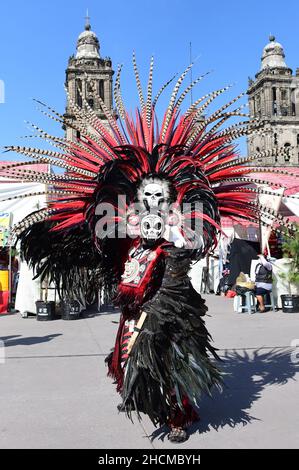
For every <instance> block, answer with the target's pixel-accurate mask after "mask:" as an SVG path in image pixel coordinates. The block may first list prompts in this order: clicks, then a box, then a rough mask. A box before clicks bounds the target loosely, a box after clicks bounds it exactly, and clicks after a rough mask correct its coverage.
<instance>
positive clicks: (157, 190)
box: [138, 178, 169, 211]
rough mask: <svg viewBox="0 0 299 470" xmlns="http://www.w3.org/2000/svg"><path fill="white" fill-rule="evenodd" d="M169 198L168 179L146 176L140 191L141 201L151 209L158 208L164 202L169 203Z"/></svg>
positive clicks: (139, 197)
mask: <svg viewBox="0 0 299 470" xmlns="http://www.w3.org/2000/svg"><path fill="white" fill-rule="evenodd" d="M168 198H169V184H168V182H167V181H164V180H163V181H162V180H159V179H158V178H146V179H145V180H144V181H143V183H142V185H141V187H140V188H139V191H138V199H139V202H140V203H142V204H143V205H144V206H145V208H146V209H147V210H148V211H149V210H151V209H158V208H160V209H161V207H162V205H163V204H164V203H166V204H167V201H168Z"/></svg>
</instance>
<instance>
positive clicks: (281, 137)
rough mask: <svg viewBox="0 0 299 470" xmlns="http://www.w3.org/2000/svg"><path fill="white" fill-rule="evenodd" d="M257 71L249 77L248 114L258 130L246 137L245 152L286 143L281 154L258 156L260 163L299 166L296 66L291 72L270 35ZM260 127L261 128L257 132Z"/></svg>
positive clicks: (283, 54)
mask: <svg viewBox="0 0 299 470" xmlns="http://www.w3.org/2000/svg"><path fill="white" fill-rule="evenodd" d="M269 40H270V42H269V44H267V45H266V46H265V47H264V50H263V55H262V64H261V69H260V71H259V72H258V73H257V74H256V75H255V80H252V79H249V89H248V92H247V93H248V97H249V108H250V114H251V116H253V117H255V118H258V119H260V120H261V128H260V131H259V132H258V133H253V134H252V135H250V136H249V138H248V154H249V156H250V155H253V154H255V153H256V152H259V151H263V150H271V149H273V148H275V147H276V148H278V147H279V148H283V147H284V148H285V149H286V150H287V149H288V147H290V149H289V151H286V152H285V154H284V155H278V156H273V157H270V158H269V157H267V158H264V159H263V158H261V159H260V161H259V164H260V165H261V166H278V167H282V166H293V167H294V166H296V167H298V166H299V69H297V72H296V75H293V72H292V69H290V68H289V67H288V66H287V64H286V62H285V53H284V49H283V47H282V45H281V44H280V43H279V42H277V41H276V39H275V37H274V36H270V38H269ZM261 131H262V132H261Z"/></svg>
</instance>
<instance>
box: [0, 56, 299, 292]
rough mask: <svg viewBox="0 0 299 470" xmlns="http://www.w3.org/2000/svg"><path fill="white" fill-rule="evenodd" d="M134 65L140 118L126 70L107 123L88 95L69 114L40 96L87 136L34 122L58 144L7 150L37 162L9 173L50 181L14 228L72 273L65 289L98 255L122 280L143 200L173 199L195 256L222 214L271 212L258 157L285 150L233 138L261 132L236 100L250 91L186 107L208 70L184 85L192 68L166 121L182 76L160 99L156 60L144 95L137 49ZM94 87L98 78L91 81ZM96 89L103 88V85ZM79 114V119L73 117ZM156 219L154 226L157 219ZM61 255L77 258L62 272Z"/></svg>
mask: <svg viewBox="0 0 299 470" xmlns="http://www.w3.org/2000/svg"><path fill="white" fill-rule="evenodd" d="M133 65H134V71H135V77H136V83H137V90H138V95H139V101H140V106H139V108H138V109H137V110H136V114H135V116H134V117H133V116H132V115H131V114H129V113H128V112H127V111H126V109H125V106H124V104H123V99H122V94H121V88H120V76H121V68H120V69H119V70H118V73H117V77H116V81H115V88H114V100H115V103H116V108H117V111H116V113H113V112H111V111H110V110H109V109H107V107H106V105H105V103H104V102H103V101H102V100H101V98H100V96H97V100H98V101H99V102H100V103H101V106H102V110H103V112H104V114H105V116H106V120H105V122H103V121H102V120H100V119H99V118H98V116H97V115H96V113H95V112H94V110H93V109H91V108H90V106H89V105H88V103H87V101H86V100H85V99H84V97H83V96H82V100H80V101H82V107H80V106H79V105H78V104H77V103H75V102H74V101H72V100H71V98H70V97H69V107H70V109H69V111H70V112H69V113H68V114H67V115H61V114H59V113H57V112H56V111H54V110H53V109H51V108H49V107H48V106H46V105H44V104H43V103H41V102H39V104H40V105H41V107H42V112H43V113H44V114H46V115H48V116H49V117H50V118H51V119H54V120H56V121H57V122H58V123H59V124H60V125H62V126H64V128H72V129H73V130H74V131H75V132H74V134H76V135H78V136H79V137H78V138H76V139H75V140H74V141H70V140H68V139H66V138H63V137H55V136H52V135H49V134H48V133H47V132H45V131H43V130H42V129H40V128H39V127H38V126H35V125H33V128H34V130H35V131H36V135H35V137H36V136H38V137H40V138H42V139H45V140H46V141H47V142H50V143H51V144H52V146H53V150H43V149H40V148H32V147H16V146H9V147H6V150H10V151H14V152H17V153H20V154H23V155H25V156H26V157H29V159H30V160H29V161H27V162H23V163H17V164H10V165H5V167H2V168H0V170H1V175H2V176H4V177H7V178H10V179H13V180H21V181H23V182H24V181H30V182H42V183H44V184H46V185H48V190H47V191H46V194H47V196H48V198H47V199H48V204H47V207H45V208H42V209H41V210H39V211H37V212H35V213H34V214H32V215H29V216H28V217H26V218H25V219H24V220H23V221H21V222H20V223H18V224H17V225H16V226H15V227H14V234H15V235H16V237H18V238H20V239H21V241H22V243H23V248H24V253H25V255H26V258H27V261H30V262H31V263H32V264H33V265H35V267H37V268H38V269H39V271H40V272H44V271H46V272H51V273H52V274H53V273H55V274H56V275H57V276H58V278H57V282H59V276H61V274H60V273H61V272H64V273H65V274H64V280H65V282H66V284H65V289H66V290H67V287H69V286H70V285H71V283H72V275H71V274H72V272H73V270H78V269H83V268H86V269H87V268H89V267H91V266H92V263H91V261H90V258H92V259H93V263H94V262H95V261H96V264H97V265H98V266H99V267H100V268H103V269H104V271H105V273H106V274H107V273H110V274H111V273H112V272H113V273H114V274H113V276H114V277H113V276H112V277H113V279H116V278H117V277H119V273H120V269H121V266H123V262H124V258H125V256H126V253H127V252H128V249H129V248H130V245H131V243H132V239H131V238H130V236H128V233H127V231H126V229H127V227H128V226H131V227H132V226H134V224H135V225H136V224H137V223H138V215H136V212H134V210H133V209H132V208H131V206H132V204H134V203H136V202H139V203H141V205H142V210H144V211H149V209H150V208H156V210H157V211H158V212H159V216H161V214H162V215H163V214H164V212H165V211H164V206H163V205H164V204H165V203H166V202H167V203H171V204H172V208H173V210H172V216H171V217H170V216H168V218H167V220H166V219H165V217H164V215H163V217H164V219H163V217H162V219H163V220H164V221H165V223H166V225H167V226H169V225H173V220H174V219H176V218H178V219H180V218H182V219H183V221H184V223H183V225H181V226H180V227H179V230H178V233H177V237H178V238H180V237H181V239H182V240H183V242H182V243H183V244H184V243H185V244H188V243H190V244H191V247H192V243H193V244H194V243H195V244H194V246H193V248H194V253H195V256H203V255H204V254H205V253H206V252H207V251H208V250H209V249H210V248H211V247H213V246H214V245H215V244H216V242H217V234H218V233H219V231H220V230H221V216H222V215H224V216H229V217H235V216H238V217H241V218H245V219H247V220H250V221H257V220H258V219H259V218H260V216H261V215H262V214H263V213H264V211H265V210H266V209H265V208H263V207H262V206H261V205H260V204H259V203H258V201H257V192H258V189H256V188H257V186H256V184H258V183H265V184H269V180H267V181H263V180H262V179H259V178H258V175H257V174H258V173H259V172H266V171H267V172H270V171H271V170H269V168H262V167H260V166H254V160H255V159H258V158H260V157H261V156H263V157H267V155H269V156H270V154H271V155H272V154H273V152H276V154H279V153H284V152H285V151H286V150H285V149H284V148H283V149H280V148H277V149H275V150H273V151H271V152H268V153H267V152H264V153H261V154H256V155H252V156H250V157H244V158H241V157H239V155H238V152H237V150H236V145H235V143H234V141H235V140H236V139H238V138H239V137H241V136H244V135H248V134H250V133H251V132H258V127H259V123H258V122H257V121H256V120H251V119H250V118H249V116H248V115H247V114H246V113H244V112H243V110H242V108H243V106H238V105H236V107H233V106H234V105H235V103H236V102H237V101H238V100H239V98H240V97H241V96H242V95H240V96H238V97H237V98H235V99H233V100H232V101H230V102H228V103H227V104H225V105H223V106H221V107H220V109H218V110H217V111H215V112H213V113H212V114H210V115H209V114H207V109H208V107H209V105H210V104H211V103H212V101H213V100H215V98H217V97H218V96H219V95H221V94H222V93H224V92H225V91H226V90H227V89H228V87H224V88H222V89H220V90H217V91H214V92H211V93H209V94H207V95H205V96H203V97H201V98H199V99H197V100H196V101H195V102H194V103H193V104H192V105H191V106H190V107H189V108H188V109H187V110H186V111H185V112H184V113H181V112H180V107H181V105H182V103H183V101H184V99H185V98H186V96H187V95H188V93H189V92H190V90H191V89H192V88H193V87H194V86H195V85H196V84H197V83H198V82H200V81H201V80H202V79H203V78H204V75H203V76H200V77H198V78H197V79H196V80H194V81H193V83H192V84H191V85H189V86H187V87H186V88H185V89H183V90H181V87H182V85H183V82H184V79H185V78H186V76H187V75H188V73H189V71H190V68H191V67H192V65H190V66H189V67H188V68H187V69H186V70H185V71H184V72H183V73H182V75H181V76H180V77H179V78H178V79H177V80H176V82H175V85H174V88H173V90H172V92H171V95H170V99H169V103H168V106H167V107H166V110H165V112H164V115H163V117H162V120H161V123H160V124H159V123H158V118H157V114H156V105H157V102H158V100H159V97H160V95H161V93H162V92H164V90H165V88H167V87H168V85H169V84H170V83H171V82H172V81H173V80H174V79H175V78H172V79H171V80H169V82H168V83H166V84H165V85H163V86H162V87H161V88H160V90H159V91H158V93H157V95H156V96H153V80H152V78H153V60H151V63H150V70H149V80H148V85H147V93H146V95H144V94H143V90H142V86H141V83H140V79H139V73H138V69H137V65H136V60H135V56H134V58H133ZM90 86H91V87H93V86H94V84H93V83H92V82H90ZM94 93H97V91H96V89H95V87H94ZM232 107H233V108H232ZM70 114H71V115H73V116H74V117H75V120H74V119H71V118H70V117H69V115H70ZM236 116H237V117H241V118H242V121H241V122H238V123H237V124H231V125H229V126H227V127H225V124H226V122H227V121H228V120H229V119H230V118H232V117H233V118H235V117H236ZM33 162H34V163H35V162H40V163H48V164H51V165H53V167H58V168H63V169H64V170H65V172H61V171H60V172H55V171H54V172H53V173H51V174H44V173H40V172H38V171H32V170H30V164H32V163H33ZM272 171H273V172H274V173H275V172H277V170H272ZM280 173H281V175H282V176H281V185H282V186H283V175H284V174H288V175H289V172H284V171H280ZM159 188H160V189H159ZM260 191H261V192H262V190H260ZM153 198H154V199H153ZM267 215H268V216H269V211H268V210H267ZM270 215H271V217H272V218H273V219H275V220H276V219H277V221H278V222H280V223H282V224H283V225H285V226H288V227H289V228H291V229H294V227H293V226H292V225H291V224H290V223H289V222H288V221H287V220H283V221H282V220H281V219H279V217H278V214H276V213H274V212H273V213H271V214H270ZM196 222H200V224H201V230H200V233H197V232H196V230H195V231H194V230H193V229H192V227H193V226H194V224H195V225H196ZM149 223H150V224H151V223H152V224H154V219H153V218H152V219H151V220H150V221H149ZM153 226H154V225H153ZM39 232H40V234H41V237H42V240H46V244H44V245H43V249H42V250H40V251H39V250H37V249H36V244H38V237H39ZM191 232H192V233H191ZM136 236H138V233H137V235H136ZM196 243H197V244H196ZM47 247H48V248H47ZM95 247H96V250H95ZM95 252H96V255H93V254H94V253H95ZM62 253H64V256H66V258H67V260H68V261H67V262H66V263H65V265H64V267H63V269H62V267H61V262H60V261H59V256H60V255H61V254H62ZM45 260H46V265H45ZM84 260H86V261H85V263H84ZM84 264H85V266H84ZM43 269H44V271H43ZM111 275H112V274H111ZM66 279H67V280H66Z"/></svg>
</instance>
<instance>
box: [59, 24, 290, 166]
mask: <svg viewBox="0 0 299 470" xmlns="http://www.w3.org/2000/svg"><path fill="white" fill-rule="evenodd" d="M269 41H270V42H269V44H267V45H266V46H265V47H264V50H263V54H262V59H261V68H260V70H259V72H258V73H257V74H256V75H255V80H253V79H251V78H250V79H249V88H248V92H247V93H248V101H249V109H250V115H251V116H252V117H255V118H258V119H259V120H260V122H261V125H260V128H259V130H258V132H256V133H254V134H252V135H251V136H250V137H249V138H248V142H247V147H248V155H253V154H255V153H256V152H259V151H263V150H270V149H272V148H275V147H280V148H281V147H285V148H286V150H287V151H286V152H285V154H284V155H280V156H273V157H270V158H269V157H266V158H264V159H263V158H261V159H260V160H259V164H260V165H261V166H278V167H282V166H289V167H298V166H299V68H298V69H297V70H296V75H294V74H293V71H292V69H291V68H289V67H288V66H287V64H286V61H285V53H284V49H283V46H282V45H281V44H280V43H279V42H277V41H276V39H275V37H274V36H270V38H269ZM113 75H114V71H113V69H112V61H111V59H110V58H109V57H106V58H102V57H101V55H100V43H99V40H98V37H97V35H96V34H95V33H94V32H93V31H92V30H91V25H90V18H89V17H88V16H87V17H86V23H85V30H84V31H83V32H82V33H81V34H80V35H79V37H78V41H77V51H76V54H75V55H73V56H71V57H70V58H69V62H68V67H67V70H66V88H67V89H68V92H69V96H68V99H67V105H66V116H68V117H70V118H71V119H75V117H74V116H72V115H70V113H69V100H72V101H75V102H76V103H77V104H78V106H80V107H81V106H82V97H84V98H85V99H86V100H87V102H88V103H89V105H90V106H91V108H92V109H93V110H94V111H95V112H96V114H97V115H98V117H99V118H100V119H102V120H103V121H104V122H105V115H104V114H103V112H102V109H101V106H100V103H99V97H101V98H102V99H103V101H104V103H105V105H106V106H107V108H108V109H109V110H110V111H112V112H113ZM66 135H67V138H68V139H70V140H74V139H76V138H77V137H78V135H77V133H76V132H75V131H74V130H73V129H70V128H68V129H66ZM288 148H289V150H288Z"/></svg>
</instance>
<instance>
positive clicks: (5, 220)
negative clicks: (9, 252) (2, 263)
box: [0, 212, 11, 248]
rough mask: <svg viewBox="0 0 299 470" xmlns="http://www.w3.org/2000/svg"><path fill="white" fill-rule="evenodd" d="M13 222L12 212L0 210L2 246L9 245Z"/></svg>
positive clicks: (0, 239) (0, 246)
mask: <svg viewBox="0 0 299 470" xmlns="http://www.w3.org/2000/svg"><path fill="white" fill-rule="evenodd" d="M10 224H11V213H10V212H0V248H4V247H6V246H8V241H9V234H10Z"/></svg>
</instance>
